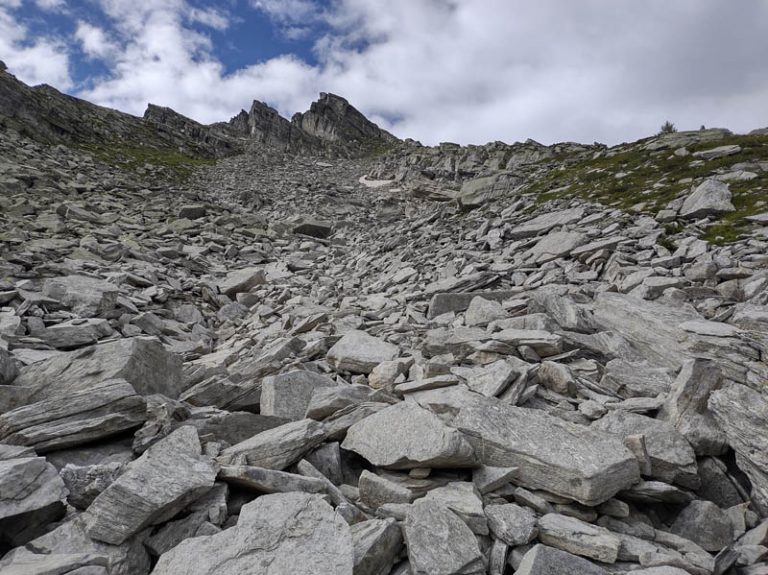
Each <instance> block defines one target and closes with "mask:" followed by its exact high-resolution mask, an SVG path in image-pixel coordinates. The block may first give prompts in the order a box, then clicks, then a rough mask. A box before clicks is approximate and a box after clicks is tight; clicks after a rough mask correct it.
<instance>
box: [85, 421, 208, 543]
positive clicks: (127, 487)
mask: <svg viewBox="0 0 768 575" xmlns="http://www.w3.org/2000/svg"><path fill="white" fill-rule="evenodd" d="M216 472H217V469H216V465H214V463H213V462H212V461H211V460H210V459H208V458H207V457H203V456H202V455H201V447H200V440H199V439H198V437H197V431H196V430H195V428H194V427H191V426H184V427H180V428H179V429H177V430H176V431H174V432H173V433H171V434H170V435H169V436H168V437H166V438H164V439H162V440H161V441H159V442H158V443H156V444H155V445H153V446H152V447H150V448H149V449H148V450H147V451H146V452H145V453H144V455H142V456H141V457H140V458H139V459H137V460H136V461H135V462H133V463H132V464H131V465H130V466H129V468H128V470H127V471H126V472H125V473H123V474H122V475H121V476H120V477H119V478H118V479H117V481H115V482H114V483H112V484H111V485H110V486H109V487H107V489H105V490H104V491H102V492H101V494H99V496H98V497H96V499H95V500H94V501H93V503H92V504H91V506H90V507H89V508H88V510H87V512H86V515H87V520H86V521H87V528H86V530H87V533H88V535H89V536H91V537H92V538H93V539H96V540H98V541H103V542H105V543H110V544H112V545H119V544H121V543H123V542H124V541H125V540H126V539H128V538H129V537H131V536H132V535H134V534H136V533H138V532H139V531H141V530H142V529H144V528H145V527H148V526H150V525H155V524H157V523H162V522H164V521H167V520H168V519H170V518H172V517H173V516H174V515H176V514H177V513H178V512H179V511H181V510H182V509H183V508H184V507H185V506H186V505H187V504H189V503H191V502H192V501H194V500H195V499H197V498H198V497H200V496H201V495H203V494H204V493H205V492H206V491H208V490H209V489H210V488H211V487H212V486H213V483H214V481H215V479H216Z"/></svg>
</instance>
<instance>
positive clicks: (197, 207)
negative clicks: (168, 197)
mask: <svg viewBox="0 0 768 575" xmlns="http://www.w3.org/2000/svg"><path fill="white" fill-rule="evenodd" d="M207 213H208V210H207V209H206V207H205V206H204V205H203V204H189V205H186V206H181V207H180V208H179V218H186V219H188V220H197V219H200V218H204V217H205V216H206V214H207Z"/></svg>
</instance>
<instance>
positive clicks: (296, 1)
mask: <svg viewBox="0 0 768 575" xmlns="http://www.w3.org/2000/svg"><path fill="white" fill-rule="evenodd" d="M251 5H252V6H253V7H254V8H256V9H257V10H261V11H262V12H265V13H266V14H268V15H269V16H270V17H272V18H274V19H275V20H277V21H278V22H280V23H283V24H307V23H308V22H310V21H312V20H316V19H318V18H319V17H320V16H321V14H322V10H320V9H319V8H318V7H317V3H316V2H313V1H312V0H251Z"/></svg>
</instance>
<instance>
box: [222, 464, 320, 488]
mask: <svg viewBox="0 0 768 575" xmlns="http://www.w3.org/2000/svg"><path fill="white" fill-rule="evenodd" d="M218 478H219V479H220V480H221V481H224V482H226V483H231V484H233V485H238V486H240V487H244V488H246V489H250V490H253V491H258V492H260V493H287V492H289V491H302V492H304V493H324V492H325V491H326V482H325V481H323V480H321V479H316V478H314V477H304V476H302V475H296V474H294V473H286V472H285V471H275V470H274V469H264V468H263V467H253V466H251V465H222V466H221V469H220V470H219V475H218Z"/></svg>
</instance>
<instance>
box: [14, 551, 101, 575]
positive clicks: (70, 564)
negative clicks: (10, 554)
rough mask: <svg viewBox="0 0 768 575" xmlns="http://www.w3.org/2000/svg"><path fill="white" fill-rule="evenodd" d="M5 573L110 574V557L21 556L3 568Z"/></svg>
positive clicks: (37, 574)
mask: <svg viewBox="0 0 768 575" xmlns="http://www.w3.org/2000/svg"><path fill="white" fill-rule="evenodd" d="M2 571H3V573H4V575H66V574H68V573H71V574H72V575H109V574H110V571H109V559H108V558H107V557H104V556H103V555H89V554H85V553H67V554H55V555H35V554H33V553H29V554H26V555H23V556H20V557H19V558H18V559H16V560H14V561H12V562H11V563H10V564H8V565H7V566H6V567H3V569H2Z"/></svg>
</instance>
